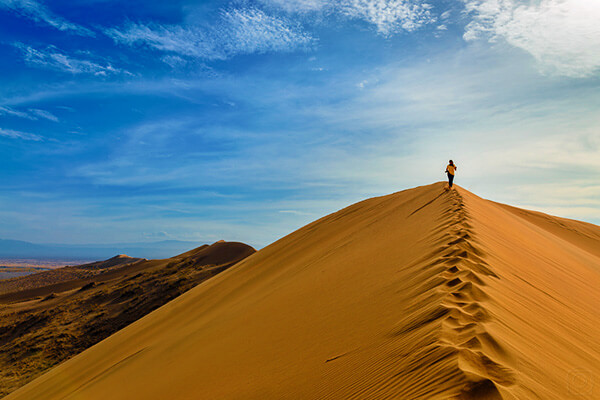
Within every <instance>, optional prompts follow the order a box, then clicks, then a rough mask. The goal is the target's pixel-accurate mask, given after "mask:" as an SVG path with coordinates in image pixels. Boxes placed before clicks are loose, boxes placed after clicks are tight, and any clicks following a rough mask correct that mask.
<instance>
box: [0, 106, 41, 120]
mask: <svg viewBox="0 0 600 400" xmlns="http://www.w3.org/2000/svg"><path fill="white" fill-rule="evenodd" d="M0 115H8V116H11V117H18V118H26V119H35V117H33V116H32V115H30V114H29V113H27V112H24V111H19V110H15V109H13V108H11V107H0Z"/></svg>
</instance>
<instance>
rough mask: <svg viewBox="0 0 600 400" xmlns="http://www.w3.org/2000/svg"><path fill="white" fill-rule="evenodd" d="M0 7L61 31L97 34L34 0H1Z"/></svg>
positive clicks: (84, 34) (83, 34) (87, 34)
mask: <svg viewBox="0 0 600 400" xmlns="http://www.w3.org/2000/svg"><path fill="white" fill-rule="evenodd" d="M0 9H5V10H10V11H13V12H15V13H17V14H19V15H21V16H23V17H25V18H28V19H31V20H33V21H35V22H38V23H43V24H46V25H49V26H51V27H53V28H56V29H58V30H60V31H66V32H71V33H75V34H77V35H81V36H95V34H94V32H92V31H91V30H89V29H87V28H85V27H83V26H81V25H77V24H74V23H72V22H69V21H67V20H66V19H64V18H62V17H60V16H58V15H56V14H54V13H53V12H52V11H50V10H49V9H48V7H46V6H45V5H44V4H42V3H39V2H36V1H34V0H0Z"/></svg>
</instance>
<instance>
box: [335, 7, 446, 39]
mask: <svg viewBox="0 0 600 400" xmlns="http://www.w3.org/2000/svg"><path fill="white" fill-rule="evenodd" d="M340 8H341V10H342V12H343V13H344V14H346V15H347V16H348V17H350V18H356V19H362V20H364V21H366V22H368V23H371V24H373V25H375V27H376V28H377V32H378V33H380V34H382V35H384V36H390V35H392V34H395V33H398V32H402V31H406V32H413V31H415V30H417V29H419V28H421V27H422V26H424V25H426V24H429V23H433V22H435V21H436V18H435V16H434V15H433V14H432V13H431V8H432V6H431V5H430V4H428V3H424V2H421V1H416V0H343V1H341V2H340Z"/></svg>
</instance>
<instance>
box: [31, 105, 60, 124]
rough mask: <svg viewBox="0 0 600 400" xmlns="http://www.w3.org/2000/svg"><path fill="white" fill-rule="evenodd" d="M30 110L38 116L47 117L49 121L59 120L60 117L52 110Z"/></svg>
mask: <svg viewBox="0 0 600 400" xmlns="http://www.w3.org/2000/svg"><path fill="white" fill-rule="evenodd" d="M29 112H30V113H31V114H32V115H34V116H35V117H37V118H42V119H47V120H48V121H52V122H58V117H57V116H56V115H54V114H52V113H51V112H50V111H46V110H40V109H38V108H30V109H29Z"/></svg>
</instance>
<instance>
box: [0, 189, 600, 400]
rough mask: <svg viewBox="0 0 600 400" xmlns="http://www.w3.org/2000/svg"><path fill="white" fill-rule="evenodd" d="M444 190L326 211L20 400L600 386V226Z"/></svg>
mask: <svg viewBox="0 0 600 400" xmlns="http://www.w3.org/2000/svg"><path fill="white" fill-rule="evenodd" d="M444 186H445V185H444V184H443V183H436V184H433V185H429V186H423V187H418V188H415V189H410V190H405V191H402V192H398V193H394V194H391V195H388V196H382V197H377V198H373V199H369V200H365V201H362V202H359V203H357V204H354V205H352V206H349V207H347V208H345V209H343V210H340V211H338V212H336V213H333V214H331V215H328V216H326V217H323V218H321V219H319V220H317V221H315V222H313V223H311V224H309V225H307V226H305V227H303V228H301V229H299V230H298V231H296V232H294V233H292V234H290V235H288V236H286V237H284V238H282V239H280V240H279V241H277V242H275V243H273V244H272V245H270V246H268V247H266V248H264V249H262V250H260V251H259V252H257V253H255V254H253V255H252V256H250V257H248V258H246V259H245V260H243V261H242V262H240V263H238V264H236V265H235V266H233V267H231V268H230V269H228V270H227V271H225V272H222V273H221V274H219V275H217V276H215V277H214V278H211V279H210V280H207V281H205V282H204V283H202V284H201V285H199V286H197V287H196V288H194V289H192V290H190V291H189V292H187V293H186V294H184V295H182V296H180V297H179V298H177V299H175V300H174V301H172V302H170V303H168V304H167V305H165V306H163V307H161V308H159V309H158V310H156V311H154V312H153V313H151V314H149V315H147V316H146V317H144V318H142V319H141V320H138V321H137V322H135V323H133V324H132V325H130V326H128V327H127V328H125V329H123V330H122V331H119V332H117V333H116V334H114V335H112V336H111V337H109V338H108V339H106V340H104V341H102V342H100V343H98V344H97V345H95V346H93V347H92V348H90V349H88V350H86V351H85V352H83V353H81V354H80V355H78V356H76V357H74V358H73V359H71V360H69V361H67V362H65V363H63V364H61V365H59V366H58V367H56V368H53V369H52V370H50V371H49V372H48V373H46V374H45V375H43V376H41V377H40V378H38V379H36V380H34V381H33V382H31V383H30V384H28V385H26V386H25V387H23V388H21V389H19V390H18V391H16V392H14V393H12V394H11V395H9V396H8V397H7V399H31V398H36V399H63V398H69V399H86V400H90V399H91V400H93V399H106V398H111V399H131V398H144V399H164V398H206V399H215V398H218V399H239V398H242V399H281V398H294V399H436V400H437V399H439V400H446V399H454V400H469V399H530V398H542V399H545V400H546V399H548V400H563V399H570V398H573V399H575V398H590V399H591V398H598V397H599V396H598V395H599V393H598V390H600V388H599V387H598V386H600V380H599V379H600V366H599V365H598V362H597V360H598V359H600V346H599V344H598V337H600V311H599V307H598V305H600V292H599V290H598V288H599V287H600V256H599V255H598V254H597V252H596V249H597V248H600V227H598V226H595V225H592V224H585V223H582V222H577V221H571V220H566V219H562V218H557V217H551V216H547V215H544V214H540V213H535V212H530V211H525V210H520V209H515V208H513V207H509V206H505V205H501V204H497V203H494V202H491V201H488V200H483V199H481V198H479V197H477V196H475V195H474V194H472V193H470V192H468V191H466V190H464V189H462V188H460V187H455V190H452V191H446V190H445V189H444Z"/></svg>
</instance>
